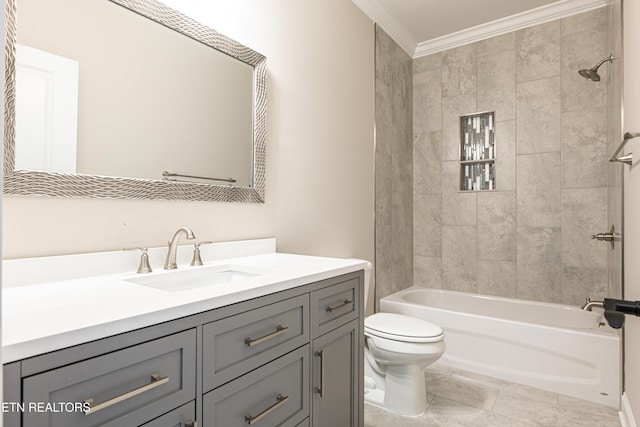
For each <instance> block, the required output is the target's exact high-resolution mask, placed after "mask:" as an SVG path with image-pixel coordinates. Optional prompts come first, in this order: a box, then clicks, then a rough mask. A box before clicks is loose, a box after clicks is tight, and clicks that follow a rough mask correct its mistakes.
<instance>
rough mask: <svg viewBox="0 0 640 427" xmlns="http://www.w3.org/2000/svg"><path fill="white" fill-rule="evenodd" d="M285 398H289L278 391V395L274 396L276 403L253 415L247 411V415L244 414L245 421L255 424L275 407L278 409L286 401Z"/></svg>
mask: <svg viewBox="0 0 640 427" xmlns="http://www.w3.org/2000/svg"><path fill="white" fill-rule="evenodd" d="M287 400H289V396H283V395H281V394H280V393H278V395H277V396H276V403H274V404H273V405H271V406H269V407H268V408H267V409H265V410H264V411H262V412H260V413H259V414H258V415H256V416H255V417H254V416H253V415H251V414H250V413H248V412H247V415H245V416H244V420H245V421H246V422H247V424H255V423H257V422H258V421H260V420H261V419H262V418H264V417H266V416H267V415H269V414H270V413H271V412H273V411H275V410H276V409H278V408H279V407H281V406H282V405H284V404H285V403H287Z"/></svg>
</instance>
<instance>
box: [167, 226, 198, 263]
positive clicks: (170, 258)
mask: <svg viewBox="0 0 640 427" xmlns="http://www.w3.org/2000/svg"><path fill="white" fill-rule="evenodd" d="M181 234H184V235H185V236H186V238H187V240H193V239H195V238H196V236H195V235H194V234H193V231H191V230H190V229H189V228H187V227H180V228H178V231H176V232H175V234H174V235H173V237H172V238H171V241H170V242H169V251H168V252H167V259H166V260H165V262H164V269H165V270H175V269H176V268H178V265H177V264H176V253H177V251H178V240H180V235H181Z"/></svg>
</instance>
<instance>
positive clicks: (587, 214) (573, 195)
mask: <svg viewBox="0 0 640 427" xmlns="http://www.w3.org/2000/svg"><path fill="white" fill-rule="evenodd" d="M606 231H608V223H607V188H606V187H602V188H585V189H567V190H563V191H562V262H563V264H564V265H565V266H570V267H590V268H603V269H604V268H606V267H607V251H608V250H609V247H610V245H609V244H608V243H606V242H600V241H597V240H593V239H591V235H593V234H596V233H602V232H606Z"/></svg>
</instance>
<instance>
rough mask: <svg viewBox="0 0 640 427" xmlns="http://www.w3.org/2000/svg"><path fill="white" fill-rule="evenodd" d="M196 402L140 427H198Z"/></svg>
mask: <svg viewBox="0 0 640 427" xmlns="http://www.w3.org/2000/svg"><path fill="white" fill-rule="evenodd" d="M195 419H196V402H193V401H192V402H190V403H187V404H186V405H182V406H181V407H179V408H176V409H174V410H173V411H171V412H169V413H166V414H164V415H162V416H160V417H158V418H156V419H155V420H153V421H149V422H148V423H146V424H144V425H142V426H140V427H196V424H195Z"/></svg>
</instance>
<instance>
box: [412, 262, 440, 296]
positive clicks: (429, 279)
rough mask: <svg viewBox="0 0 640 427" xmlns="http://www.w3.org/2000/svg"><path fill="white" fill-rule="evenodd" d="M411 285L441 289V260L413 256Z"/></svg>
mask: <svg viewBox="0 0 640 427" xmlns="http://www.w3.org/2000/svg"><path fill="white" fill-rule="evenodd" d="M413 284H414V285H415V286H422V287H425V288H436V289H440V288H442V258H441V257H429V256H420V255H416V256H414V258H413Z"/></svg>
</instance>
